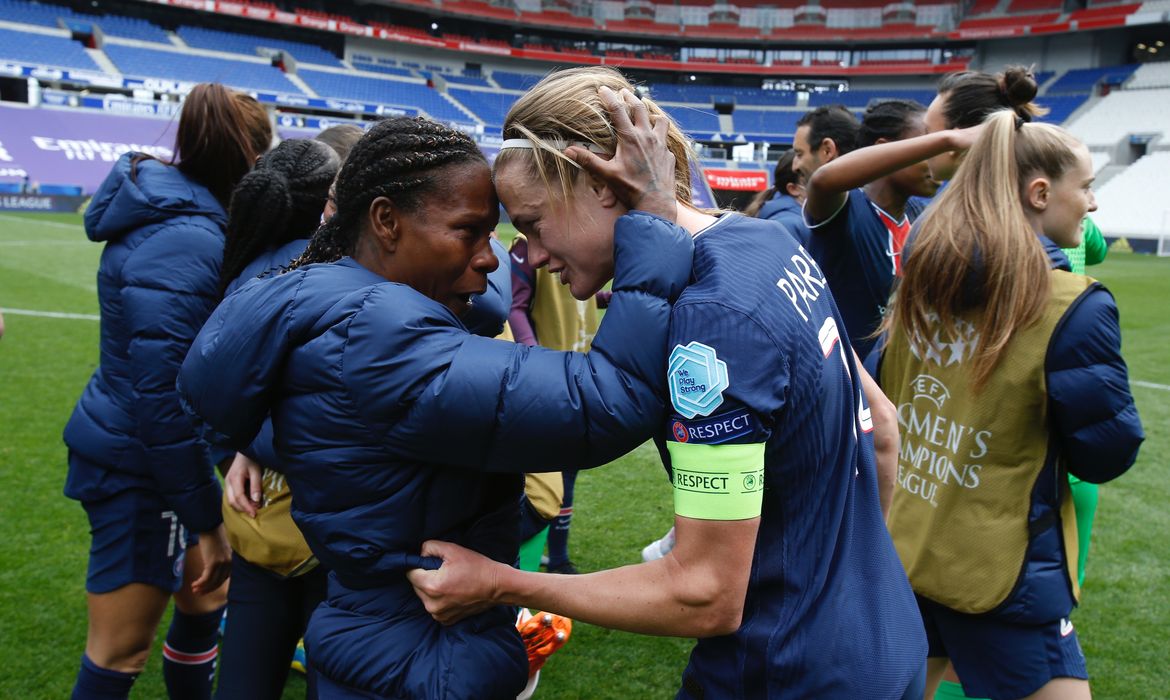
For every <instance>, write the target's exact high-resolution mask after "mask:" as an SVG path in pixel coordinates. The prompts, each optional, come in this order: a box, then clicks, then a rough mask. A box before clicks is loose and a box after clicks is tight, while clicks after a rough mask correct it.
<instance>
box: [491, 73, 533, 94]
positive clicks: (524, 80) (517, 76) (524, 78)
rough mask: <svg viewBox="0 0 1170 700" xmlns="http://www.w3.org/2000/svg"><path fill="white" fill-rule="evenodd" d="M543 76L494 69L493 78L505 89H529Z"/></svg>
mask: <svg viewBox="0 0 1170 700" xmlns="http://www.w3.org/2000/svg"><path fill="white" fill-rule="evenodd" d="M543 77H544V76H543V75H537V74H534V73H513V72H511V71H503V70H495V71H492V80H494V81H496V84H498V85H499V86H500V87H502V88H504V89H505V90H527V89H528V88H530V87H532V86H533V85H536V84H537V83H539V82H540V79H541V78H543Z"/></svg>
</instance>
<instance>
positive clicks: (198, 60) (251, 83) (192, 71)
mask: <svg viewBox="0 0 1170 700" xmlns="http://www.w3.org/2000/svg"><path fill="white" fill-rule="evenodd" d="M106 55H107V56H109V57H110V60H111V61H113V62H114V65H116V66H117V67H118V70H120V71H121V72H122V73H123V74H124V75H129V76H136V77H140V78H164V79H167V80H183V81H188V82H192V83H204V82H220V83H224V84H225V85H230V86H232V87H236V88H243V89H247V90H261V91H264V92H282V93H290V94H294V95H299V94H302V93H301V90H300V88H298V87H297V86H296V85H295V84H293V83H292V82H291V81H290V80H289V79H288V78H286V77H285V75H284V73H282V72H281V71H280V69H278V68H273V67H272V66H269V65H264V64H260V63H249V62H245V61H233V60H231V59H226V58H211V57H208V56H193V55H191V54H188V53H180V52H177V51H157V50H155V49H143V48H138V47H136V46H119V45H116V44H110V45H107V46H106Z"/></svg>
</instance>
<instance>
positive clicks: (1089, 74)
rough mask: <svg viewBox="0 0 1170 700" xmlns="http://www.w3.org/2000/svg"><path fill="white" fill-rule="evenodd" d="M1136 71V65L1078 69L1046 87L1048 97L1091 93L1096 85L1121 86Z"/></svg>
mask: <svg viewBox="0 0 1170 700" xmlns="http://www.w3.org/2000/svg"><path fill="white" fill-rule="evenodd" d="M1136 69H1137V64H1129V65H1124V66H1106V67H1103V68H1078V69H1074V70H1070V71H1068V72H1067V73H1065V74H1064V75H1062V76H1060V77H1059V78H1057V79H1056V82H1055V83H1053V84H1052V85H1050V86H1049V87H1048V90H1047V91H1046V94H1048V95H1064V94H1069V93H1084V94H1090V93H1092V92H1093V91H1094V90H1095V89H1096V88H1097V86H1098V85H1121V84H1122V83H1124V82H1125V81H1126V79H1127V78H1129V76H1131V75H1133V72H1134V71H1135V70H1136Z"/></svg>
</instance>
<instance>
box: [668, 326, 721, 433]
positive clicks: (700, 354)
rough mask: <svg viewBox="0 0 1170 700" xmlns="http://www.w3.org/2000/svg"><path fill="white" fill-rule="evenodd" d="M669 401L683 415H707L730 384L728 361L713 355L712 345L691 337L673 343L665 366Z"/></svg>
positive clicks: (718, 404) (717, 406) (718, 402)
mask: <svg viewBox="0 0 1170 700" xmlns="http://www.w3.org/2000/svg"><path fill="white" fill-rule="evenodd" d="M667 380H668V382H669V383H670V402H671V404H673V405H674V410H675V411H676V412H677V413H678V414H679V415H681V416H683V417H684V418H694V417H695V416H709V415H711V413H712V412H714V411H715V409H716V408H719V406H720V405H721V404H722V403H723V392H724V391H725V390H726V389H727V387H728V386H730V384H729V383H728V380H727V363H726V362H724V361H723V360H720V359H719V358H718V357H717V356H716V355H715V348H712V347H711V346H709V345H704V344H702V343H700V342H698V341H694V340H692V341H691V342H689V343H687V344H686V345H676V346H674V350H673V351H671V353H670V361H669V363H668V367H667Z"/></svg>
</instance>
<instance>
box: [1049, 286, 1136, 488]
mask: <svg viewBox="0 0 1170 700" xmlns="http://www.w3.org/2000/svg"><path fill="white" fill-rule="evenodd" d="M1045 369H1046V372H1047V378H1048V399H1049V404H1050V409H1051V414H1052V430H1053V434H1054V436H1055V438H1056V440H1057V443H1058V446H1059V449H1060V452H1061V455H1062V457H1063V458H1064V460H1065V463H1066V464H1067V465H1068V470H1069V471H1070V472H1071V473H1072V474H1073V476H1075V477H1077V478H1079V479H1082V480H1084V481H1088V482H1092V483H1095V484H1100V483H1104V482H1106V481H1109V480H1111V479H1116V478H1117V477H1119V476H1121V475H1122V474H1124V473H1125V471H1126V470H1127V469H1129V468H1130V467H1131V466H1132V465H1133V463H1134V460H1135V459H1137V453H1138V447H1139V446H1140V445H1141V443H1142V440H1144V439H1145V435H1144V433H1143V432H1142V424H1141V419H1140V418H1139V417H1138V412H1137V407H1136V406H1135V405H1134V401H1133V395H1132V394H1131V393H1130V390H1129V375H1128V372H1127V370H1126V366H1125V360H1124V359H1122V357H1121V327H1120V325H1119V322H1118V313H1117V305H1116V304H1115V303H1114V301H1113V296H1112V295H1111V294H1110V293H1109V292H1108V291H1107V290H1106V289H1105V288H1104V287H1098V288H1095V289H1092V290H1090V291H1089V292H1088V293H1087V294H1086V295H1085V296H1084V297H1082V298H1081V299H1080V301H1079V302H1078V303H1077V305H1076V306H1074V307H1073V308H1072V309H1070V311H1069V314H1068V316H1067V317H1066V319H1065V320H1064V322H1063V324H1062V325H1061V326H1060V327H1059V328H1058V329H1057V331H1056V333H1055V334H1054V336H1053V339H1052V344H1051V346H1050V348H1049V352H1048V358H1047V362H1046V367H1045Z"/></svg>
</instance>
